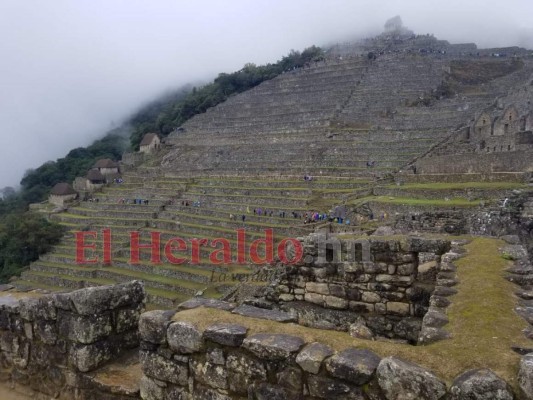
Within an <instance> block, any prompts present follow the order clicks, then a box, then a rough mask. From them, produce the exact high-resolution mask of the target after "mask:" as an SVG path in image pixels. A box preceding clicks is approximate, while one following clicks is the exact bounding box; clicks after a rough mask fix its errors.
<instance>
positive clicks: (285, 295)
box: [279, 293, 294, 301]
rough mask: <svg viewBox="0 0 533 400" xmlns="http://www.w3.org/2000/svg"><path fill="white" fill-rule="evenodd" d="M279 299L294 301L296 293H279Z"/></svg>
mask: <svg viewBox="0 0 533 400" xmlns="http://www.w3.org/2000/svg"><path fill="white" fill-rule="evenodd" d="M279 301H294V295H293V294H290V293H282V294H280V295H279Z"/></svg>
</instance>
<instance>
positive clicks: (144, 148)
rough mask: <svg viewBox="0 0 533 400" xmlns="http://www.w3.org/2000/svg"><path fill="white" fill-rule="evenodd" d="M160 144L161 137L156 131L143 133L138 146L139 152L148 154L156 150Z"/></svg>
mask: <svg viewBox="0 0 533 400" xmlns="http://www.w3.org/2000/svg"><path fill="white" fill-rule="evenodd" d="M160 146H161V139H159V136H157V134H156V133H147V134H146V135H144V137H143V140H142V141H141V144H140V146H139V151H140V152H141V153H145V154H150V153H153V152H154V151H157V150H158V149H159V147H160Z"/></svg>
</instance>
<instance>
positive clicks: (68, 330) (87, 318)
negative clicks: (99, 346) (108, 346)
mask: <svg viewBox="0 0 533 400" xmlns="http://www.w3.org/2000/svg"><path fill="white" fill-rule="evenodd" d="M57 322H58V324H57V325H58V330H59V334H60V335H61V337H63V338H66V339H68V340H70V341H72V342H76V343H83V344H90V343H94V342H96V341H98V340H100V339H103V338H105V337H106V336H109V335H110V334H111V333H112V332H113V318H112V314H111V312H109V311H108V312H105V313H101V314H93V315H77V314H72V313H69V312H64V311H61V312H60V313H59V317H58V321H57Z"/></svg>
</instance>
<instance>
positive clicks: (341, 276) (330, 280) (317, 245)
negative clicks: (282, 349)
mask: <svg viewBox="0 0 533 400" xmlns="http://www.w3.org/2000/svg"><path fill="white" fill-rule="evenodd" d="M302 244H303V250H304V254H303V258H302V262H300V263H299V264H298V265H293V266H287V267H286V268H285V273H284V274H283V275H282V276H281V278H280V279H279V281H275V282H274V283H273V284H272V286H271V288H270V289H271V292H270V293H269V295H268V299H269V300H271V301H274V302H275V303H277V304H279V306H280V308H281V309H283V310H284V311H288V312H291V313H294V314H297V315H298V320H299V323H301V324H303V325H308V326H313V327H318V328H325V329H340V330H348V329H349V327H350V326H351V325H352V324H354V323H356V322H358V321H359V322H361V323H363V324H364V325H366V326H367V327H368V328H369V329H370V331H371V335H376V336H385V337H390V338H399V339H403V340H407V341H409V342H411V343H416V342H417V340H418V335H419V332H420V329H421V325H422V318H423V317H424V315H425V314H426V312H427V310H428V307H429V299H430V297H431V294H432V292H433V290H434V288H435V284H436V278H437V274H438V273H439V272H440V258H441V255H442V254H444V253H446V252H447V251H448V250H449V249H450V242H448V241H443V240H430V239H422V238H417V237H408V238H403V239H389V240H387V239H383V238H369V239H368V240H366V239H364V240H339V239H336V238H334V237H328V236H327V235H325V234H314V235H310V236H308V237H306V238H305V239H302ZM428 262H429V264H428Z"/></svg>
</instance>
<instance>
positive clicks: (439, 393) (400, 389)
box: [376, 357, 446, 400]
mask: <svg viewBox="0 0 533 400" xmlns="http://www.w3.org/2000/svg"><path fill="white" fill-rule="evenodd" d="M376 375H377V379H378V383H379V386H380V388H381V390H382V391H383V394H384V395H385V397H386V398H387V400H397V399H417V400H418V399H420V400H438V399H441V398H442V397H443V396H444V395H445V394H446V384H445V383H444V382H443V381H441V380H440V379H438V378H437V377H436V376H435V375H433V374H432V373H431V372H429V371H427V370H425V369H423V368H421V367H420V366H418V365H416V364H413V363H410V362H408V361H404V360H401V359H399V358H396V357H387V358H384V359H383V360H381V362H380V363H379V366H378V368H377V371H376Z"/></svg>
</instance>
